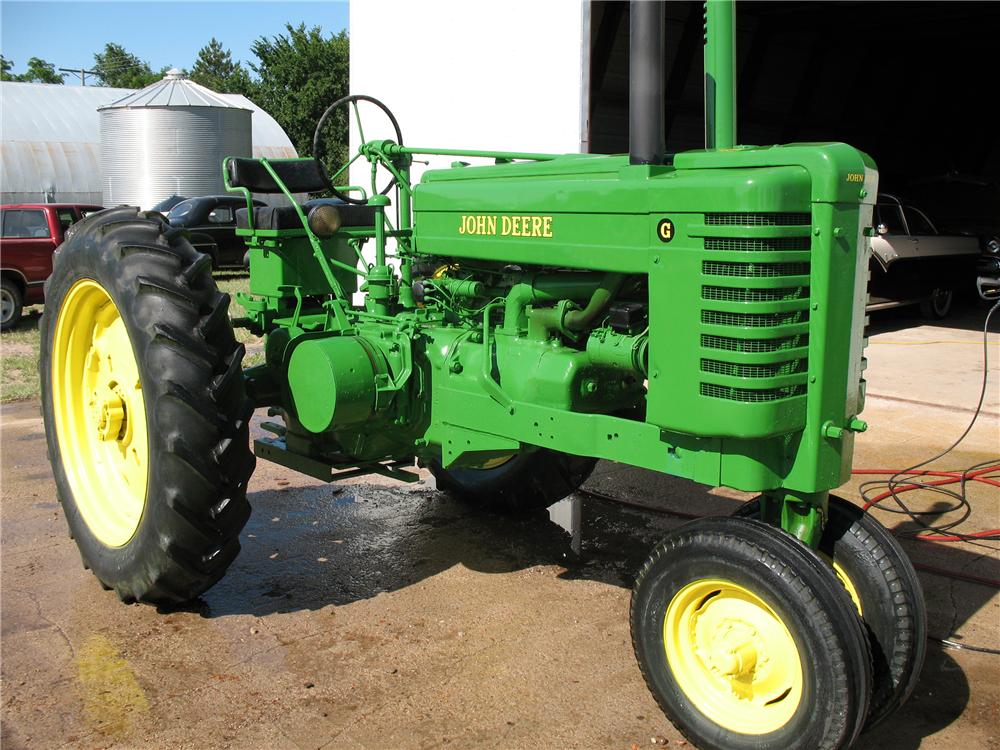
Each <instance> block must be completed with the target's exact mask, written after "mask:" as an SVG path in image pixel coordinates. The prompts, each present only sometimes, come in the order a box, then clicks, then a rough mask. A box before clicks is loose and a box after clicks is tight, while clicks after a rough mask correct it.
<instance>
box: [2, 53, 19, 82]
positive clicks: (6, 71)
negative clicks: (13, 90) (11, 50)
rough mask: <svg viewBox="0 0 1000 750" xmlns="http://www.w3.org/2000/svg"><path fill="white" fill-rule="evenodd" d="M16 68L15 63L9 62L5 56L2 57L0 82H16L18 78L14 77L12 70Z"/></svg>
mask: <svg viewBox="0 0 1000 750" xmlns="http://www.w3.org/2000/svg"><path fill="white" fill-rule="evenodd" d="M13 67H14V63H13V62H12V61H10V60H8V59H7V58H6V57H4V56H3V55H0V81H16V80H17V78H16V77H15V76H13V75H12V74H11V72H10V69H11V68H13Z"/></svg>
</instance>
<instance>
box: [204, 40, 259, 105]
mask: <svg viewBox="0 0 1000 750" xmlns="http://www.w3.org/2000/svg"><path fill="white" fill-rule="evenodd" d="M191 80H192V81H194V82H195V83H200V84H201V85H202V86H207V87H208V88H210V89H212V91H218V92H219V93H220V94H246V93H247V92H248V91H249V90H250V76H249V74H248V73H247V71H246V69H245V68H244V67H243V66H242V65H241V64H240V63H239V61H237V62H233V56H232V53H231V52H230V51H229V50H228V49H223V48H222V43H221V42H219V40H218V39H216V38H215V37H212V40H211V41H210V42H209V43H208V44H206V45H205V46H204V47H202V48H201V49H200V50H198V59H197V60H195V63H194V67H193V68H192V69H191Z"/></svg>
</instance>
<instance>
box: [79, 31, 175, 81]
mask: <svg viewBox="0 0 1000 750" xmlns="http://www.w3.org/2000/svg"><path fill="white" fill-rule="evenodd" d="M165 70H166V69H164V71H160V72H159V73H155V72H153V69H152V68H150V67H149V63H148V62H146V61H145V60H140V59H139V58H138V57H136V56H135V55H133V54H132V53H131V52H129V51H128V50H126V49H125V48H124V47H122V46H121V45H120V44H115V43H114V42H108V43H107V44H105V45H104V51H103V52H97V53H95V54H94V72H96V73H97V79H98V80H99V81H100V83H101V85H102V86H111V87H114V88H122V89H141V88H143V87H144V86H148V85H149V84H151V83H153V82H154V81H158V80H159V79H160V78H162V77H163V73H164V72H165Z"/></svg>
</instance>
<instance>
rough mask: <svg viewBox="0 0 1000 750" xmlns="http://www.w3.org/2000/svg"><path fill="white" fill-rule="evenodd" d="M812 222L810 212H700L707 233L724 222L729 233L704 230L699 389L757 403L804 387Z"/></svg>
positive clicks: (794, 394) (803, 390)
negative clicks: (743, 232) (742, 234)
mask: <svg viewBox="0 0 1000 750" xmlns="http://www.w3.org/2000/svg"><path fill="white" fill-rule="evenodd" d="M810 225H811V217H810V214H808V213H711V214H705V229H706V232H705V234H706V235H708V234H713V233H714V232H713V231H712V229H711V228H712V227H725V228H726V229H725V230H722V229H719V230H717V233H718V234H720V235H722V234H724V235H726V236H720V237H711V236H705V237H704V255H703V256H702V263H701V270H702V278H703V283H702V287H701V301H702V304H701V311H700V323H701V331H700V338H699V340H700V343H701V347H702V352H703V356H702V357H701V359H700V368H699V369H700V374H701V377H700V381H701V382H700V383H699V393H700V394H701V395H702V396H706V397H708V398H711V399H723V400H725V401H729V402H732V401H737V402H742V403H747V404H759V403H768V402H775V401H784V400H787V399H793V398H796V397H799V396H803V395H805V393H806V382H807V373H808V369H809V362H808V358H807V349H808V344H809V335H808V323H809V285H808V284H809V273H810V256H809V251H810V246H811V237H810V234H809V232H810ZM740 227H746V228H747V232H746V236H739V235H740V234H741V232H740V231H739V228H740ZM769 234H773V236H769ZM736 253H739V254H741V257H740V259H739V260H735V259H734V254H736ZM751 254H752V255H751Z"/></svg>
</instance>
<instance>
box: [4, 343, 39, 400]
mask: <svg viewBox="0 0 1000 750" xmlns="http://www.w3.org/2000/svg"><path fill="white" fill-rule="evenodd" d="M38 388H39V386H38V354H37V350H36V353H35V354H34V355H24V354H4V355H3V378H2V379H0V403H4V404H6V403H8V402H10V401H21V400H23V399H26V398H33V397H35V396H37V395H38Z"/></svg>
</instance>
